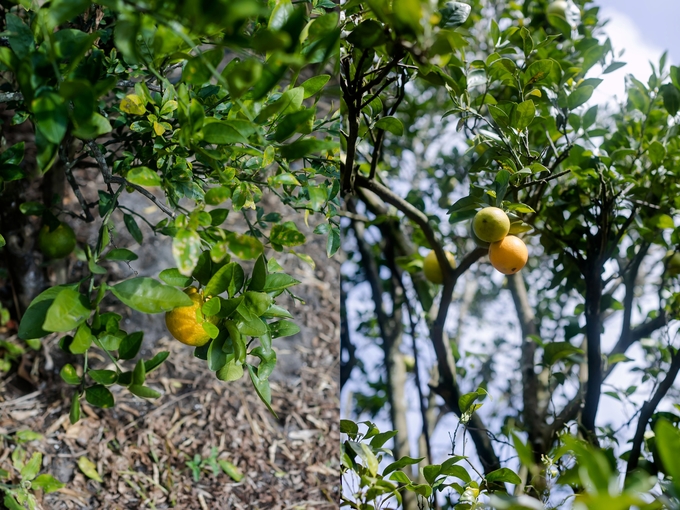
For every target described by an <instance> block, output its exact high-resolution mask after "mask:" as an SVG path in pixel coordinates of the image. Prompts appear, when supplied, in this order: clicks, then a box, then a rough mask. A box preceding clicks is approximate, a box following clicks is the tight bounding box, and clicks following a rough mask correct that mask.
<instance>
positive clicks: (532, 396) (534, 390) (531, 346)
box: [508, 272, 544, 461]
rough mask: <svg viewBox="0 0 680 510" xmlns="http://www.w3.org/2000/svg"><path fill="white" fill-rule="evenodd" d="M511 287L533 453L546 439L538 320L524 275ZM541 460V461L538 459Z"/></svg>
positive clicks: (514, 279)
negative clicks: (540, 391) (540, 393)
mask: <svg viewBox="0 0 680 510" xmlns="http://www.w3.org/2000/svg"><path fill="white" fill-rule="evenodd" d="M508 288H509V289H510V292H511V293H512V300H513V301H514V303H515V309H516V310H517V317H518V319H519V324H520V327H521V329H522V357H521V361H520V363H521V367H520V368H521V371H522V401H523V404H524V410H523V412H522V414H523V419H524V426H525V427H526V428H527V431H528V433H529V441H530V444H531V446H532V449H533V450H534V451H540V452H543V451H544V445H543V444H542V442H543V436H542V434H541V433H540V423H539V412H538V378H537V377H536V372H535V371H534V363H535V361H534V360H535V354H536V343H535V342H534V341H533V340H532V339H531V338H530V337H531V336H532V335H537V334H538V327H537V324H536V317H535V315H534V311H533V309H532V307H531V303H529V296H528V295H527V289H526V284H525V282H524V277H523V276H522V273H521V272H519V273H515V274H514V275H512V276H509V277H508ZM537 461H540V459H537Z"/></svg>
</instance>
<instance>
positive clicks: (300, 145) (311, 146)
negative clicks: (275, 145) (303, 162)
mask: <svg viewBox="0 0 680 510" xmlns="http://www.w3.org/2000/svg"><path fill="white" fill-rule="evenodd" d="M335 147H337V142H335V141H332V140H319V139H318V138H314V137H309V138H300V139H298V140H296V141H294V142H293V143H290V144H287V145H283V146H281V147H280V148H279V154H280V155H281V157H282V158H284V159H288V160H295V159H300V158H303V157H305V156H309V155H312V154H318V153H321V152H324V151H329V150H333V149H334V148H335Z"/></svg>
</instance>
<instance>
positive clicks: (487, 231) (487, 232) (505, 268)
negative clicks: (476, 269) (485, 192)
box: [472, 207, 529, 275]
mask: <svg viewBox="0 0 680 510" xmlns="http://www.w3.org/2000/svg"><path fill="white" fill-rule="evenodd" d="M509 231H510V218H508V215H507V214H506V213H505V211H503V210H502V209H499V208H498V207H485V208H484V209H482V210H481V211H479V212H478V213H477V214H476V215H475V217H474V219H473V220H472V234H473V237H476V238H478V239H480V240H481V241H482V242H484V243H489V245H488V246H489V260H490V261H491V265H492V266H493V267H494V268H496V270H497V271H500V272H501V273H503V274H507V275H510V274H515V273H516V272H517V271H519V270H521V269H522V268H523V267H524V266H525V265H526V263H527V261H528V260H529V251H528V250H527V246H526V244H524V241H522V240H521V239H520V238H519V237H516V236H513V235H508V232H509ZM478 244H481V243H478Z"/></svg>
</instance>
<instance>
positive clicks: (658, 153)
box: [647, 140, 673, 228]
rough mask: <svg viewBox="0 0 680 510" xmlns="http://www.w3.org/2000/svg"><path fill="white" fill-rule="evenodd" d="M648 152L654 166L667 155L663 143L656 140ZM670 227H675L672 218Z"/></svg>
mask: <svg viewBox="0 0 680 510" xmlns="http://www.w3.org/2000/svg"><path fill="white" fill-rule="evenodd" d="M647 153H648V154H649V159H650V160H651V161H652V163H653V164H654V166H657V167H658V166H660V165H661V163H663V160H664V158H665V157H666V148H665V147H664V146H663V144H661V143H660V142H658V141H656V140H654V141H653V142H652V143H651V144H649V148H648V149H647ZM670 228H673V221H672V220H671V227H670Z"/></svg>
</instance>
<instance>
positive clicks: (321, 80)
mask: <svg viewBox="0 0 680 510" xmlns="http://www.w3.org/2000/svg"><path fill="white" fill-rule="evenodd" d="M330 79H331V77H330V75H328V74H320V75H318V76H314V77H312V78H309V79H308V80H305V81H304V82H302V83H301V84H300V87H302V89H303V90H304V91H305V93H304V96H303V97H304V99H307V98H308V97H312V96H313V95H315V94H317V93H318V92H319V91H320V90H321V89H323V86H324V85H326V83H328V80H330Z"/></svg>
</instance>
